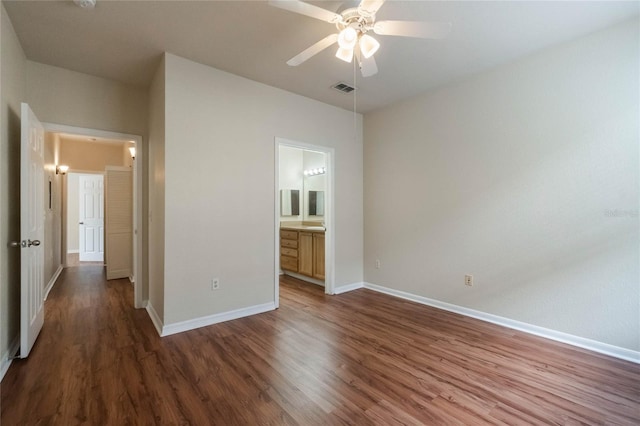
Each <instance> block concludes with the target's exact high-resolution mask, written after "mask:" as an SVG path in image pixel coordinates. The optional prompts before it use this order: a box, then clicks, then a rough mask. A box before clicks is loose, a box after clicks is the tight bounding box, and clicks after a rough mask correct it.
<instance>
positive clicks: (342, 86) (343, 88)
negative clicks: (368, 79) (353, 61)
mask: <svg viewBox="0 0 640 426" xmlns="http://www.w3.org/2000/svg"><path fill="white" fill-rule="evenodd" d="M331 88H332V89H336V90H337V91H339V92H342V93H351V92H353V91H354V90H356V88H355V87H353V86H349V85H348V84H347V83H342V82H340V83H336V84H334V85H333V86H331Z"/></svg>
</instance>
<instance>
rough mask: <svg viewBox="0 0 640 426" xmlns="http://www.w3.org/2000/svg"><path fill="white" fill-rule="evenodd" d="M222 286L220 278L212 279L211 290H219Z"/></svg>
mask: <svg viewBox="0 0 640 426" xmlns="http://www.w3.org/2000/svg"><path fill="white" fill-rule="evenodd" d="M219 288H220V278H212V279H211V290H212V291H213V290H218V289H219Z"/></svg>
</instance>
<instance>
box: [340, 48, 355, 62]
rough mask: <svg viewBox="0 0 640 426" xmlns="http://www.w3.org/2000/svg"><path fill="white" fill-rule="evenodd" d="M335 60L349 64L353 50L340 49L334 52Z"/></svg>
mask: <svg viewBox="0 0 640 426" xmlns="http://www.w3.org/2000/svg"><path fill="white" fill-rule="evenodd" d="M336 58H338V59H342V60H343V61H345V62H351V60H352V59H353V49H343V48H342V47H341V48H339V49H338V51H337V52H336Z"/></svg>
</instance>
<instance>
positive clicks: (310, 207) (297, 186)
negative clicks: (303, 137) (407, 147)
mask: <svg viewBox="0 0 640 426" xmlns="http://www.w3.org/2000/svg"><path fill="white" fill-rule="evenodd" d="M296 151H299V152H300V164H299V165H296V166H295V167H287V168H286V170H283V168H282V166H283V164H281V154H284V155H285V157H283V160H282V161H287V160H286V153H293V154H294V155H296V154H295V152H296ZM304 153H307V155H306V158H307V160H308V165H309V167H308V168H307V169H305V167H304V164H305V163H304V158H305V155H304ZM334 156H335V153H334V150H333V148H329V147H325V146H318V145H311V144H306V143H302V142H297V141H291V140H286V139H282V138H275V170H276V173H275V214H274V217H275V232H274V234H275V277H274V286H275V305H276V307H278V306H279V297H280V274H281V273H282V272H283V266H284V268H285V270H287V274H290V275H292V276H298V277H299V275H296V273H298V272H302V275H304V277H302V278H303V279H304V280H306V281H308V282H312V283H315V284H324V292H325V293H326V294H334V261H335V250H334V235H335V227H334V226H333V218H334V199H333V194H334V179H333V164H334ZM312 163H313V164H312ZM322 164H324V165H322ZM305 172H307V173H306V174H305ZM320 177H321V178H320ZM305 178H307V181H306V187H305ZM316 178H317V179H316ZM285 187H286V188H285ZM283 203H284V204H283ZM283 214H284V216H283ZM287 218H289V219H291V220H290V221H289V222H290V223H299V224H300V225H301V228H300V231H299V233H298V237H297V238H298V242H296V243H295V244H296V249H297V247H298V244H300V249H299V250H294V251H295V253H294V251H292V250H290V249H289V247H285V248H284V249H282V248H281V239H280V236H281V222H282V221H283V219H284V220H285V221H286V220H287ZM322 229H323V230H324V232H318V231H319V230H322ZM286 234H287V238H293V236H292V235H293V234H291V235H288V234H290V233H289V232H287V233H286ZM307 234H308V235H307ZM316 234H317V235H316ZM300 235H302V238H301V237H300ZM314 237H315V238H314ZM284 242H285V243H286V241H284ZM286 245H287V244H285V246H286ZM305 247H308V248H310V250H313V251H314V252H313V256H312V257H313V259H314V261H315V259H320V260H319V261H320V262H321V263H322V265H321V268H319V269H321V271H320V272H319V274H316V265H314V264H309V265H307V264H306V263H305V260H304V259H306V258H307V256H306V255H304V254H302V253H300V250H304V248H305ZM318 247H321V249H318ZM288 253H291V255H290V256H289V255H288ZM281 254H282V255H284V257H285V259H284V261H285V263H284V264H283V263H281V260H282V257H281ZM294 254H295V255H296V256H299V257H298V258H297V259H295V258H293V257H294ZM287 256H289V257H292V259H289V258H288V257H287ZM294 264H297V265H298V268H299V270H298V271H295V266H289V265H294ZM292 270H293V271H294V272H289V271H292ZM317 278H322V280H321V281H319V280H318V279H317Z"/></svg>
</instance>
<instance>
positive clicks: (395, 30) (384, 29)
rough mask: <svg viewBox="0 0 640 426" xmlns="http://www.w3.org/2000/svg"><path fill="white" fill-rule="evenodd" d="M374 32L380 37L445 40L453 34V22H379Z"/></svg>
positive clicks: (374, 27)
mask: <svg viewBox="0 0 640 426" xmlns="http://www.w3.org/2000/svg"><path fill="white" fill-rule="evenodd" d="M373 32H375V33H376V34H380V35H391V36H402V37H419V38H433V39H438V38H445V37H446V36H447V35H449V33H450V32H451V22H419V21H379V22H376V23H375V25H374V26H373Z"/></svg>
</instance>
